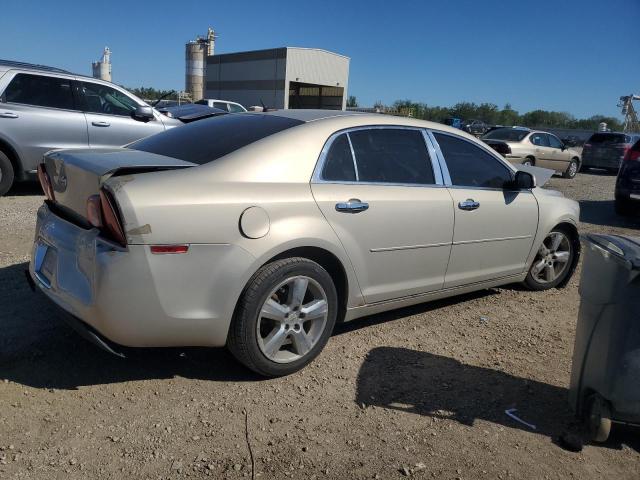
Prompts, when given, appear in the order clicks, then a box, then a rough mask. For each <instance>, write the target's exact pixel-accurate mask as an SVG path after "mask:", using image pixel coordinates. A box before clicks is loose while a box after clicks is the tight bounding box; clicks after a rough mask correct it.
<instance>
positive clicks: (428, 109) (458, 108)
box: [393, 100, 622, 131]
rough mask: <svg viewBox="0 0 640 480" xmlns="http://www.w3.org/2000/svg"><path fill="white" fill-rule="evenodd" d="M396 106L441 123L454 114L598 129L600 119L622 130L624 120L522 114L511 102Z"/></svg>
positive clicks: (491, 121)
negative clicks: (499, 105) (442, 105)
mask: <svg viewBox="0 0 640 480" xmlns="http://www.w3.org/2000/svg"><path fill="white" fill-rule="evenodd" d="M393 108H394V109H396V110H399V111H410V112H411V114H412V116H413V117H415V118H420V119H423V120H431V121H434V122H442V121H443V120H444V119H446V118H450V117H455V118H461V119H463V120H482V121H484V122H486V123H488V124H490V125H505V126H509V127H510V126H513V125H520V126H523V127H548V128H575V129H584V130H597V129H598V124H599V123H600V122H606V123H607V126H608V128H610V129H611V130H614V131H615V130H622V123H621V122H620V121H619V120H618V119H617V118H614V117H606V116H604V115H593V116H591V117H589V118H582V119H578V118H576V117H574V116H573V115H571V114H570V113H567V112H554V111H547V110H532V111H531V112H527V113H523V114H520V113H519V112H518V111H516V110H514V109H513V108H512V107H511V105H510V104H509V103H507V104H505V106H504V107H503V108H502V109H500V108H499V107H498V106H497V105H495V104H493V103H481V104H476V103H473V102H460V103H456V104H455V105H454V106H453V107H437V106H429V105H427V104H426V103H420V102H412V101H411V100H398V101H396V102H395V103H394V104H393Z"/></svg>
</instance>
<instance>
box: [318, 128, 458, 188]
mask: <svg viewBox="0 0 640 480" xmlns="http://www.w3.org/2000/svg"><path fill="white" fill-rule="evenodd" d="M359 130H415V131H417V132H420V133H421V134H422V140H423V142H424V144H425V148H426V150H427V154H428V155H429V160H430V165H431V171H432V173H433V178H434V183H390V182H361V181H360V180H359V178H360V176H359V173H358V165H357V161H356V154H355V151H354V149H353V145H352V143H351V137H350V136H349V133H350V132H356V131H359ZM343 133H344V134H346V135H347V140H348V141H349V147H350V148H351V158H352V159H353V161H354V167H355V171H356V181H355V182H353V181H346V180H325V179H323V178H322V169H323V168H324V164H325V161H326V158H327V154H328V153H329V149H330V148H331V145H333V142H334V141H335V139H336V138H337V137H339V136H340V135H342V134H343ZM434 154H435V150H434V149H433V146H432V145H430V143H429V142H427V140H426V138H425V129H424V128H423V127H410V126H405V125H362V126H359V127H349V128H344V129H342V130H338V131H337V132H334V133H332V134H331V135H330V136H329V138H328V139H327V141H326V142H325V144H324V146H323V147H322V150H321V151H320V156H319V157H318V161H317V162H316V166H315V169H314V171H313V175H312V176H311V183H331V184H345V185H379V186H396V187H398V186H400V187H439V188H440V187H444V186H445V185H444V181H443V178H442V175H441V173H440V168H439V167H440V163H439V161H438V160H437V159H436V158H435V155H434Z"/></svg>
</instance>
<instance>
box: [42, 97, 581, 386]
mask: <svg viewBox="0 0 640 480" xmlns="http://www.w3.org/2000/svg"><path fill="white" fill-rule="evenodd" d="M61 170H66V172H67V174H66V179H65V181H64V183H65V188H64V189H59V188H57V186H58V182H60V173H59V172H60V171H61ZM39 172H40V174H41V175H40V178H41V181H42V185H43V189H44V190H45V192H46V194H47V200H46V201H45V202H44V203H43V205H42V206H41V207H40V209H39V210H38V214H37V215H38V220H37V224H36V229H35V230H36V231H35V236H34V244H33V249H32V258H31V263H30V265H29V274H30V278H31V279H32V280H33V282H34V284H35V285H36V286H37V287H38V288H39V290H40V291H42V292H43V293H44V294H45V295H46V296H47V297H49V299H51V300H52V301H53V302H55V303H56V304H57V305H59V306H61V307H62V308H63V309H64V310H66V311H67V312H68V313H70V314H71V315H72V317H71V322H72V323H73V324H74V325H75V326H76V328H78V329H79V330H80V331H82V332H83V333H84V334H85V337H86V338H89V339H93V340H94V341H95V342H96V343H98V344H99V345H100V346H102V347H103V348H105V349H111V351H112V352H116V351H117V349H119V347H118V346H117V345H115V344H114V343H112V342H115V343H116V344H122V345H127V346H130V347H167V346H172V347H176V346H183V345H190V346H209V347H221V346H223V345H227V347H228V348H229V349H230V350H231V352H232V353H233V355H235V357H236V358H237V359H238V360H240V361H241V362H242V363H244V364H245V365H246V366H247V367H248V368H250V369H252V370H254V371H256V372H258V373H259V374H261V375H265V376H281V375H287V374H290V373H293V372H295V371H297V370H300V369H301V368H303V367H304V366H305V365H307V364H309V363H310V362H311V361H312V360H313V359H314V358H315V357H317V356H318V354H320V351H321V350H322V349H323V348H324V346H325V344H326V343H327V341H328V340H329V338H330V336H331V333H332V331H333V328H334V325H335V324H336V323H338V322H343V321H348V320H352V319H355V318H359V317H363V316H366V315H370V314H373V313H378V312H383V311H386V310H391V309H393V308H398V307H405V306H409V305H414V304H417V303H421V302H425V301H428V300H434V299H440V298H443V297H449V296H453V295H456V294H460V293H468V292H471V291H475V290H481V289H483V288H491V287H495V286H498V285H506V284H509V283H514V282H522V283H523V284H524V285H525V286H526V287H527V288H529V289H530V290H548V289H551V288H556V287H562V286H563V285H565V284H566V283H567V281H569V279H570V278H571V275H572V273H573V271H574V268H575V266H576V264H577V262H578V258H579V253H580V241H579V237H578V231H577V228H576V226H577V223H578V219H579V218H580V207H579V205H578V203H577V202H576V201H574V200H571V199H569V198H563V197H562V196H558V195H557V193H556V192H553V191H551V190H548V189H544V188H538V186H537V185H536V181H535V179H534V177H533V175H532V174H531V173H529V172H525V171H519V170H517V169H516V168H515V167H514V166H513V165H510V164H509V163H508V162H506V161H505V160H504V159H503V158H502V157H500V156H499V155H498V154H496V153H495V152H494V151H493V150H491V149H490V148H488V147H487V146H486V145H485V144H483V143H482V142H480V141H479V140H477V139H476V138H474V137H472V136H471V135H469V134H467V133H464V132H461V131H459V130H455V129H453V128H450V127H447V126H445V125H441V124H437V123H431V122H425V121H421V120H416V119H412V118H399V117H395V116H391V115H380V114H360V113H356V112H343V111H335V110H333V111H328V110H279V111H274V112H267V113H250V114H244V115H243V114H238V115H233V114H229V115H221V116H218V117H215V118H208V119H206V120H202V121H198V122H194V123H191V124H189V125H185V126H184V127H181V128H176V129H173V130H171V131H168V132H165V133H161V134H159V135H154V136H152V137H149V138H145V139H143V140H139V141H137V142H135V143H133V144H130V145H128V146H127V147H126V148H120V149H108V150H104V151H102V152H97V151H95V150H89V151H87V150H85V151H83V150H56V151H54V152H49V153H48V154H47V155H46V156H45V161H44V163H43V164H40V166H39ZM541 185H542V184H541ZM114 349H116V350H114ZM68 355H72V352H68ZM96 361H98V360H96ZM327 363H328V364H329V365H328V368H327V371H330V370H331V369H332V368H333V365H332V364H331V362H327ZM225 367H226V366H223V368H225ZM214 368H215V367H214Z"/></svg>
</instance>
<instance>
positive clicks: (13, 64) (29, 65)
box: [0, 59, 73, 75]
mask: <svg viewBox="0 0 640 480" xmlns="http://www.w3.org/2000/svg"><path fill="white" fill-rule="evenodd" d="M0 67H11V68H24V69H29V70H40V71H43V72H55V73H66V74H70V75H73V73H71V72H69V71H68V70H63V69H61V68H55V67H48V66H46V65H37V64H34V63H26V62H16V61H14V60H2V59H0Z"/></svg>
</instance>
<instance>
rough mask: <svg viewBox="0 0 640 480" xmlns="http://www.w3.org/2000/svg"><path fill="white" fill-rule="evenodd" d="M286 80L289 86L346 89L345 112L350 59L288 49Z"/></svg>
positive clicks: (310, 50) (317, 51) (314, 51)
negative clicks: (295, 83) (291, 84)
mask: <svg viewBox="0 0 640 480" xmlns="http://www.w3.org/2000/svg"><path fill="white" fill-rule="evenodd" d="M286 80H287V85H288V84H289V82H301V83H311V84H315V85H326V86H331V87H336V86H339V87H342V88H344V96H343V99H342V109H343V110H344V109H345V107H346V104H347V95H348V94H347V86H348V83H349V57H345V56H342V55H338V54H337V53H332V52H327V51H325V50H318V49H313V48H294V47H289V48H287V70H286ZM287 100H288V93H287ZM287 106H288V105H287Z"/></svg>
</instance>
